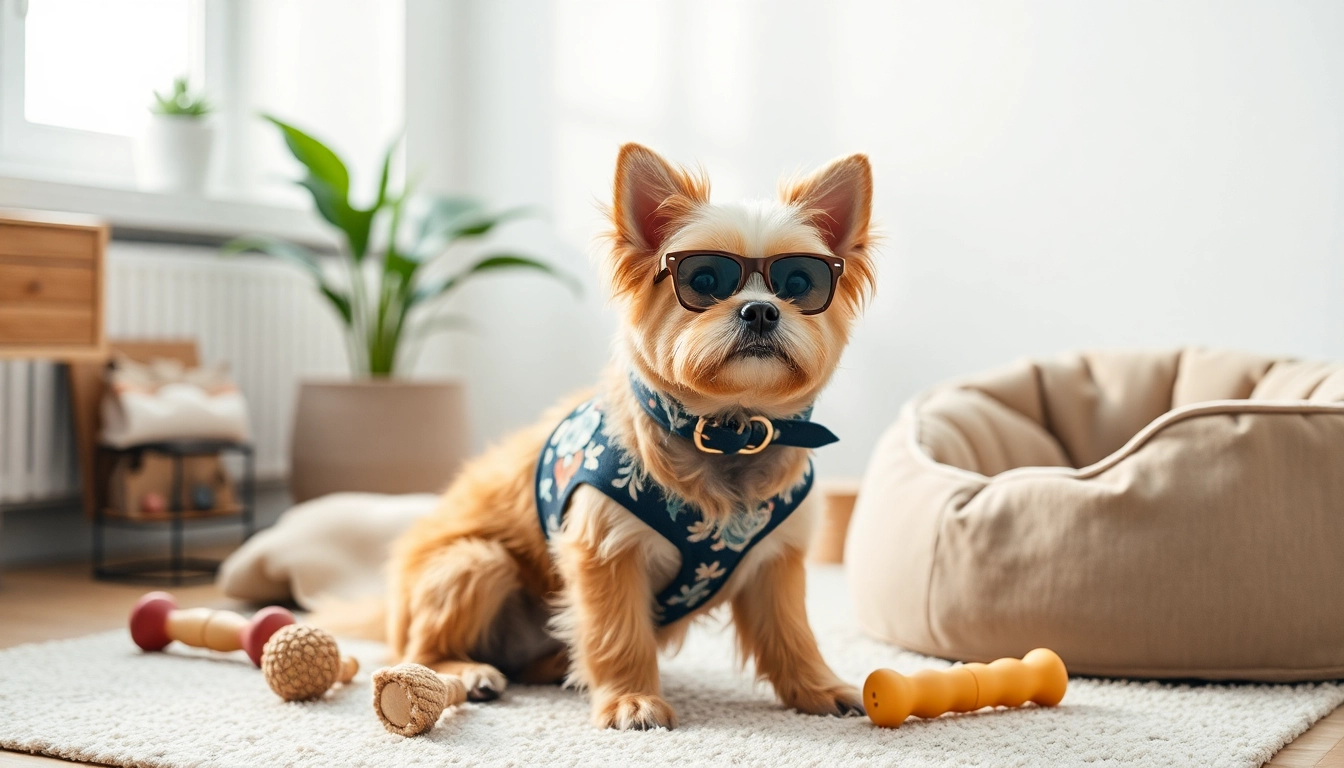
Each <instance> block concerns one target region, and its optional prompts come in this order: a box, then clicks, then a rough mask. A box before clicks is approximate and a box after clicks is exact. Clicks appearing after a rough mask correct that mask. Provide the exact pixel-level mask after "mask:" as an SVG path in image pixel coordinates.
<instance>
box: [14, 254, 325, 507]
mask: <svg viewBox="0 0 1344 768" xmlns="http://www.w3.org/2000/svg"><path fill="white" fill-rule="evenodd" d="M106 289H107V335H108V338H109V339H121V338H126V339H130V338H137V339H155V338H160V339H161V338H194V339H196V340H197V343H198V344H199V346H200V352H201V360H202V361H203V362H206V363H211V362H215V361H218V360H224V361H227V362H228V363H229V365H230V366H231V369H232V372H233V376H234V379H235V380H236V381H237V382H238V385H239V387H241V388H242V390H243V393H244V394H245V395H246V396H247V400H248V408H249V410H250V412H251V413H250V415H251V419H252V432H253V441H254V443H255V444H256V451H257V453H256V457H257V476H258V477H259V478H262V479H266V478H276V477H283V476H284V475H285V474H286V472H287V471H288V462H289V434H290V426H291V422H292V420H293V417H294V400H295V396H296V395H297V393H298V382H299V380H300V379H302V378H304V377H308V376H315V377H323V376H341V375H345V374H346V372H347V370H348V369H347V367H346V362H345V350H344V345H343V343H342V340H341V335H340V331H339V328H338V325H337V323H338V321H337V320H336V318H335V316H334V315H333V314H332V312H331V310H330V309H328V308H327V306H326V305H325V302H323V301H322V300H321V298H320V297H318V296H317V294H316V292H315V291H314V290H313V288H312V286H311V284H310V283H309V281H308V279H307V277H306V276H304V275H302V274H300V273H298V272H297V271H295V270H294V269H292V268H290V267H288V266H286V265H283V264H279V263H276V262H273V261H270V260H268V259H265V258H262V257H253V256H239V257H230V258H223V257H220V256H218V251H217V250H216V249H212V248H199V247H188V246H169V245H149V244H138V243H117V242H114V243H112V244H111V246H110V248H109V253H108V276H107V286H106ZM73 443H74V438H73V434H72V431H71V423H70V408H69V392H68V390H67V388H66V381H65V376H64V374H63V373H62V372H61V371H60V369H59V368H58V366H56V365H55V364H54V363H49V362H42V361H15V360H9V361H0V504H5V503H16V502H31V501H41V500H49V499H55V498H61V497H73V496H75V495H76V494H77V492H78V479H77V478H78V475H77V473H76V470H75V458H74V445H73Z"/></svg>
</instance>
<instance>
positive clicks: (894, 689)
mask: <svg viewBox="0 0 1344 768" xmlns="http://www.w3.org/2000/svg"><path fill="white" fill-rule="evenodd" d="M1068 686H1069V672H1068V670H1067V669H1065V668H1064V662H1063V661H1061V660H1060V658H1059V656H1057V655H1056V654H1055V652H1054V651H1051V650H1047V649H1045V648H1037V649H1036V650H1034V651H1032V652H1031V653H1028V654H1027V655H1026V656H1024V657H1022V659H1021V660H1018V659H999V660H998V661H993V662H990V663H989V664H962V665H959V666H955V667H950V668H948V669H923V670H920V671H919V672H916V673H914V674H913V675H909V676H906V675H902V674H900V673H899V672H895V671H893V670H890V669H879V670H877V671H876V672H874V673H872V674H871V675H869V676H868V680H867V681H866V682H864V684H863V708H864V711H865V712H867V713H868V718H869V719H870V720H872V721H873V722H874V723H876V724H877V725H881V726H885V727H887V728H895V727H896V726H898V725H900V724H901V723H903V722H905V719H906V718H907V717H909V716H911V715H914V716H916V717H937V716H939V715H941V714H943V713H945V712H974V711H975V710H977V709H981V708H982V707H1020V706H1022V705H1023V704H1025V703H1027V702H1028V701H1032V702H1035V703H1037V704H1039V705H1041V706H1044V707H1053V706H1055V705H1056V704H1058V703H1059V702H1060V700H1061V699H1063V698H1064V692H1065V690H1066V689H1067V688H1068Z"/></svg>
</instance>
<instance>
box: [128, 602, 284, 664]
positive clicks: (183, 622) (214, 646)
mask: <svg viewBox="0 0 1344 768" xmlns="http://www.w3.org/2000/svg"><path fill="white" fill-rule="evenodd" d="M293 623H294V614H292V613H290V612H289V611H287V610H285V609H284V608H280V607H278V606H274V605H273V606H271V607H269V608H262V609H261V610H260V611H257V612H256V614H254V615H253V616H252V618H251V619H245V618H243V617H242V616H239V615H238V614H236V613H233V612H232V611H215V610H211V609H209V608H192V609H189V610H185V611H184V610H180V609H178V607H177V601H175V600H173V596H172V595H170V594H168V593H167V592H150V593H149V594H147V595H145V596H143V597H141V598H140V599H139V600H138V601H136V603H135V607H134V608H132V609H131V639H132V640H134V641H135V644H136V645H138V646H140V647H141V648H142V649H144V650H146V651H161V650H163V649H164V648H165V647H166V646H167V645H168V644H169V643H171V642H173V641H174V640H176V641H178V642H180V643H185V644H187V645H190V646H194V647H196V648H209V649H211V650H215V651H237V650H243V651H247V657H248V658H249V659H251V660H252V663H253V664H255V665H257V666H258V667H259V666H261V652H262V649H263V648H264V647H265V645H266V641H267V640H269V639H271V635H273V634H275V632H276V630H278V629H280V628H281V627H284V626H288V625H290V624H293Z"/></svg>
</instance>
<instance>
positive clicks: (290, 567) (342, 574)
mask: <svg viewBox="0 0 1344 768" xmlns="http://www.w3.org/2000/svg"><path fill="white" fill-rule="evenodd" d="M438 499H439V497H438V496H436V495H435V494H430V493H418V494H407V495H404V496H388V495H383V494H376V493H334V494H331V495H329V496H322V497H319V498H316V499H313V500H312V501H308V502H305V503H303V504H300V505H298V506H296V507H294V508H292V509H290V510H288V511H287V512H285V513H284V514H283V515H281V516H280V519H279V521H277V522H276V524H275V525H274V526H272V527H271V528H268V529H266V530H264V531H262V532H261V533H258V534H257V535H256V536H253V537H252V538H251V539H248V541H247V543H245V544H243V546H242V547H240V548H239V549H238V550H237V551H236V552H234V553H233V554H232V555H230V556H229V558H228V559H227V560H225V561H224V563H223V565H221V566H220V568H219V576H218V577H217V579H216V583H217V584H218V585H219V588H220V589H221V590H222V591H223V592H224V594H225V595H227V596H229V597H232V598H237V599H239V600H248V601H253V602H260V603H266V602H277V601H285V600H290V599H293V600H294V602H296V603H298V604H299V605H300V606H302V607H304V608H306V609H308V610H315V609H316V608H317V606H318V604H319V603H321V602H323V601H326V600H332V599H335V600H342V601H347V600H359V599H361V598H368V597H374V596H377V597H381V596H382V594H383V590H384V585H385V581H384V573H383V570H384V566H385V564H386V563H387V558H388V555H389V548H390V547H391V545H392V542H393V541H394V540H395V539H396V538H397V537H398V536H399V535H401V533H402V532H403V531H405V530H406V529H407V528H409V527H410V525H411V523H412V522H414V521H415V520H416V519H417V518H419V517H422V516H424V515H426V514H428V513H429V512H430V511H431V510H433V509H434V506H435V504H437V503H438Z"/></svg>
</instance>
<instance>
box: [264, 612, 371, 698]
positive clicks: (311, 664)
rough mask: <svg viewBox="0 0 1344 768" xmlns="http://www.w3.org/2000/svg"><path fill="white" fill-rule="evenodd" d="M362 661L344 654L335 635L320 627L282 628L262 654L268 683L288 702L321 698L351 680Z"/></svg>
mask: <svg viewBox="0 0 1344 768" xmlns="http://www.w3.org/2000/svg"><path fill="white" fill-rule="evenodd" d="M358 671H359V662H357V661H355V660H354V659H352V658H350V657H349V656H342V655H341V651H340V648H338V647H337V646H336V638H334V637H332V636H331V635H330V634H329V633H327V632H325V631H323V630H320V629H318V628H317V627H306V626H303V625H302V624H291V625H290V626H287V627H281V628H280V629H279V630H277V631H276V633H275V634H274V635H272V636H271V639H270V640H268V641H266V647H265V649H264V650H263V651H262V653H261V674H262V676H263V677H265V678H266V684H267V685H269V686H271V690H272V691H275V693H276V694H277V695H278V696H279V697H280V698H282V699H284V700H285V701H309V700H312V699H316V698H320V697H321V696H322V694H324V693H326V692H327V690H328V689H329V688H331V686H333V685H335V684H336V683H342V684H345V683H349V682H350V681H351V680H352V679H354V676H355V673H356V672H358Z"/></svg>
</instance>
